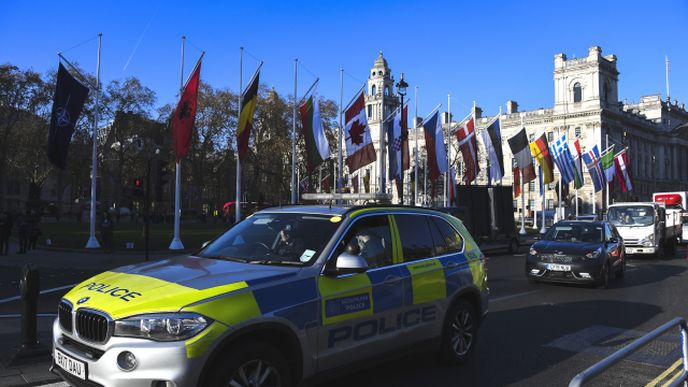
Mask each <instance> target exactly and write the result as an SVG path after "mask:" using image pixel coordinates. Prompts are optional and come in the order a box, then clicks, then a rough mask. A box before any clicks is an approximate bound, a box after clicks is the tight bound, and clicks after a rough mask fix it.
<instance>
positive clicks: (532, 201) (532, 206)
mask: <svg viewBox="0 0 688 387" xmlns="http://www.w3.org/2000/svg"><path fill="white" fill-rule="evenodd" d="M534 209H535V199H530V200H528V210H531V211H532V210H534Z"/></svg>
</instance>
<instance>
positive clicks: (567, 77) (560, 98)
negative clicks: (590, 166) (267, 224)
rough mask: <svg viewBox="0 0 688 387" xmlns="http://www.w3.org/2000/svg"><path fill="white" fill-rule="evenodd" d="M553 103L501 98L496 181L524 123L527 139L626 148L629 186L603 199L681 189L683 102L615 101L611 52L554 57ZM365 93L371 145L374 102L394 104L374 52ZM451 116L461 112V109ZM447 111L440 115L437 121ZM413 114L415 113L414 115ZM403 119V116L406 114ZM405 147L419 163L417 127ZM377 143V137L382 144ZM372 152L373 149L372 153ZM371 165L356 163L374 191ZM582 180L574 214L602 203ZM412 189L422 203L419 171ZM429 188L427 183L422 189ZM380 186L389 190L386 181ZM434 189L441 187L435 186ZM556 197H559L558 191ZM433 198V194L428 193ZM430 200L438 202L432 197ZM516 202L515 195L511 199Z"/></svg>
mask: <svg viewBox="0 0 688 387" xmlns="http://www.w3.org/2000/svg"><path fill="white" fill-rule="evenodd" d="M553 78H554V106H553V107H550V108H539V109H536V110H529V111H519V109H518V104H517V103H516V102H514V101H511V100H510V101H508V102H507V103H506V111H505V112H504V113H503V114H501V115H500V120H501V131H502V147H503V151H504V166H505V169H506V171H505V175H504V178H503V179H502V184H505V185H507V184H508V185H511V184H512V182H513V176H512V172H511V166H512V165H513V163H514V160H513V156H512V154H511V150H510V149H509V145H508V143H507V139H508V138H509V137H511V136H513V135H514V134H515V133H516V132H517V131H519V130H520V129H521V128H525V129H526V131H527V133H528V135H529V136H530V137H535V136H536V135H540V134H541V133H542V132H545V133H547V136H548V140H550V142H551V141H554V140H556V139H558V138H560V137H561V136H562V135H563V134H566V135H567V138H568V139H569V143H570V144H569V146H570V147H571V149H572V150H573V140H574V139H575V138H576V137H578V138H580V141H581V146H582V151H583V152H585V151H587V150H589V149H591V148H592V146H594V145H595V144H596V145H597V146H598V147H599V149H600V151H603V150H604V149H606V147H607V146H608V145H612V144H614V145H615V150H616V152H618V151H620V150H621V149H623V148H628V155H629V157H630V160H631V171H632V175H633V183H634V188H633V191H631V192H628V193H622V192H621V190H620V189H619V188H618V184H617V185H615V186H614V187H613V188H612V190H611V191H610V201H612V202H613V201H619V200H650V199H651V198H652V193H653V192H657V191H678V190H684V191H688V111H686V109H685V105H684V104H679V103H678V101H673V102H671V101H670V100H669V99H668V98H666V99H662V97H661V96H660V95H658V94H655V95H648V96H642V97H640V100H639V101H638V102H628V101H619V98H618V83H619V71H618V69H617V57H616V56H615V55H602V49H601V48H600V47H599V46H594V47H591V48H590V49H589V50H588V55H587V56H586V57H583V58H576V59H568V58H567V57H566V55H565V54H557V55H555V56H554V71H553ZM367 88H368V97H367V98H366V104H367V107H366V108H367V112H368V119H369V124H370V127H371V131H372V136H373V141H374V143H375V147H376V149H379V146H380V123H381V118H382V114H383V111H382V100H383V99H384V101H385V109H384V114H385V115H388V114H391V112H392V111H393V110H394V109H395V108H396V107H397V106H398V104H399V100H398V97H397V96H396V93H395V90H394V78H393V77H392V75H391V70H390V68H389V66H388V64H387V61H386V60H385V59H384V58H383V57H382V54H380V55H379V56H378V58H377V59H376V61H375V64H374V66H373V68H372V69H371V73H370V76H369V78H368V85H367ZM461 113H462V114H456V115H455V116H461V117H463V115H464V113H467V112H461ZM447 117H448V115H447V114H446V113H445V114H443V115H442V119H443V122H446V121H447ZM494 118H495V116H483V115H482V111H481V109H480V108H479V107H478V108H476V130H477V131H478V132H480V131H481V130H484V129H485V127H486V126H487V124H488V123H489V122H490V121H491V120H492V119H494ZM416 120H418V119H416ZM410 121H411V120H410ZM460 124H461V123H460V122H453V121H452V122H450V123H449V124H446V123H445V128H446V130H447V134H448V133H449V131H450V128H451V130H454V129H455V128H456V127H457V126H458V125H460ZM409 126H410V128H409V142H410V144H409V146H410V148H411V159H412V162H411V164H412V166H411V170H413V159H414V157H413V148H414V144H415V139H416V136H417V137H418V143H419V149H420V152H419V165H420V167H421V170H423V166H424V158H425V150H424V145H425V141H424V135H423V131H422V128H418V129H417V130H416V129H414V125H413V123H412V122H409ZM445 138H446V139H450V143H451V146H450V147H449V152H450V158H451V159H452V160H453V163H454V166H455V167H456V169H457V170H458V171H460V170H461V169H462V161H461V160H460V156H459V153H458V149H457V146H458V145H457V143H456V139H455V137H453V136H449V135H446V136H445ZM382 143H383V144H384V141H383V142H382ZM478 144H479V148H480V150H479V159H480V167H481V173H480V175H479V176H478V184H487V173H486V169H487V168H486V164H487V163H486V154H485V150H484V147H483V144H482V141H481V140H479V141H478ZM378 155H379V153H378ZM377 169H378V168H377V166H376V165H373V164H371V165H368V166H366V167H365V168H363V169H362V171H361V172H360V176H364V175H365V174H366V173H369V174H370V177H371V178H370V184H371V190H377V185H376V184H375V182H376V181H377V179H376V177H377V176H378V175H377ZM409 172H410V171H407V178H406V179H405V182H406V185H405V189H404V192H405V195H409V196H407V197H410V196H412V193H413V192H412V182H411V179H410V178H409V176H410V175H409ZM584 176H585V184H584V186H583V187H582V188H581V189H579V190H578V206H579V212H580V213H590V212H592V205H593V203H595V205H596V210H600V209H602V208H603V207H604V202H605V198H604V194H603V193H602V192H598V193H594V192H593V188H592V181H591V180H590V176H589V174H588V173H587V169H585V167H584ZM558 180H559V173H558V170H556V168H555V181H558ZM418 187H419V193H420V196H421V199H419V201H423V202H425V203H427V202H430V201H431V200H429V199H428V198H427V197H425V196H424V195H423V192H422V191H423V187H424V181H423V175H422V174H420V176H419V182H418ZM555 187H556V183H553V184H551V185H550V187H549V188H550V189H548V190H547V192H546V194H545V203H546V207H547V209H552V208H554V207H557V206H558V200H559V197H558V191H557V190H556V189H555ZM570 188H571V189H570V191H569V193H568V195H567V196H564V197H563V198H562V199H563V200H564V205H565V206H566V207H567V208H568V211H567V212H573V211H574V209H575V199H574V198H575V191H574V190H573V184H571V185H570ZM429 191H430V188H429V187H428V193H429ZM387 192H390V193H393V194H394V196H395V199H394V200H395V202H396V201H397V198H396V190H395V189H392V185H391V184H390V182H389V181H387ZM437 192H439V193H441V192H442V184H440V187H439V189H438V190H437ZM524 194H525V195H526V198H527V200H528V202H527V205H528V206H529V208H530V209H538V210H540V209H541V203H542V199H541V197H540V195H539V187H538V186H537V183H535V184H532V183H531V184H529V185H527V186H526V187H525V189H524ZM562 196H563V195H562ZM436 199H438V198H436ZM434 202H435V203H438V202H440V201H438V200H435V201H434ZM517 204H518V206H519V207H520V200H519V201H518V203H517Z"/></svg>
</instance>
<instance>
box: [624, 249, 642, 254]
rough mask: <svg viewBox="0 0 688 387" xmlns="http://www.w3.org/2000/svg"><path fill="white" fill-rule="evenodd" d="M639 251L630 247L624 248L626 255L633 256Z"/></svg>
mask: <svg viewBox="0 0 688 387" xmlns="http://www.w3.org/2000/svg"><path fill="white" fill-rule="evenodd" d="M639 250H640V249H634V248H631V247H626V254H634V253H637V252H638V251H639Z"/></svg>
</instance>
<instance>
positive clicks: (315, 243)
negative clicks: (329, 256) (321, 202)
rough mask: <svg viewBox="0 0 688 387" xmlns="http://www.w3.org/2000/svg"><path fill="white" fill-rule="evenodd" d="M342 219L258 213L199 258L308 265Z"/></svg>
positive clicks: (237, 226)
mask: <svg viewBox="0 0 688 387" xmlns="http://www.w3.org/2000/svg"><path fill="white" fill-rule="evenodd" d="M340 219H341V218H340ZM340 219H335V218H332V217H331V216H321V215H310V214H288V213H279V214H256V215H254V216H252V217H250V218H248V219H246V220H244V221H242V222H241V223H239V224H237V225H236V226H234V227H232V228H231V229H230V230H228V231H227V232H226V233H224V234H223V235H222V236H220V237H219V238H217V239H216V240H214V241H213V242H212V243H210V244H209V245H208V246H206V247H205V248H204V249H203V250H201V252H200V253H199V254H198V255H199V256H201V257H205V258H217V259H228V260H239V261H242V262H248V263H262V264H268V265H294V264H296V265H305V264H309V263H311V262H312V261H313V260H315V259H316V258H317V256H318V254H320V252H322V249H323V248H324V247H325V245H327V242H328V241H329V240H330V238H331V237H332V235H333V234H334V232H335V230H336V229H337V227H338V226H339V220H340Z"/></svg>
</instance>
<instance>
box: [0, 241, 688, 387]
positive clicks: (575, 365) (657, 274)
mask: <svg viewBox="0 0 688 387" xmlns="http://www.w3.org/2000/svg"><path fill="white" fill-rule="evenodd" d="M687 254H688V250H687V249H686V248H685V247H681V248H680V249H679V251H678V254H677V256H676V257H673V258H671V259H662V260H651V259H644V258H631V259H630V260H629V264H628V268H627V269H628V271H627V273H626V277H625V278H624V279H616V280H615V281H613V282H612V285H611V288H610V289H598V288H594V287H585V286H574V285H559V284H545V283H539V284H530V283H528V281H527V280H526V278H525V276H524V259H525V256H524V254H523V253H521V254H516V255H499V254H495V255H493V254H489V255H488V256H489V257H490V259H489V262H488V281H489V286H490V289H491V302H490V313H489V315H488V317H487V319H486V320H485V322H484V324H483V326H482V327H481V331H480V335H479V339H478V342H477V347H476V352H475V356H474V357H473V358H472V359H471V360H470V361H469V362H468V363H467V364H465V365H463V366H457V367H450V366H444V365H440V364H439V363H438V362H436V360H435V358H434V356H433V353H432V352H431V351H427V350H415V351H414V352H413V353H406V354H404V355H395V356H392V355H390V356H389V358H388V359H381V360H380V361H377V362H375V363H370V364H366V365H365V366H364V367H357V368H356V369H348V370H346V371H345V372H344V373H338V375H337V377H336V378H334V379H329V380H327V381H326V382H324V383H322V385H323V386H324V385H327V386H352V385H356V386H379V385H389V386H419V385H422V386H455V385H465V386H505V385H514V386H565V385H567V384H568V382H569V381H570V380H571V378H572V377H573V376H574V375H576V374H577V373H578V372H580V371H582V370H584V369H586V368H587V367H589V366H591V365H592V364H594V363H595V362H597V361H599V360H601V359H602V358H604V357H605V356H607V355H609V354H611V353H612V352H614V351H615V350H617V349H619V348H621V347H623V346H624V345H625V344H628V343H629V342H630V341H632V340H633V339H635V338H638V337H640V336H641V335H642V334H644V333H647V332H649V331H651V330H653V329H654V328H656V327H658V326H660V325H662V324H663V323H665V322H667V321H669V320H670V319H672V318H674V317H677V316H680V317H684V318H685V317H688V307H687V306H686V300H687V297H686V294H688V272H687V270H686V269H687V268H688V255H687ZM18 259H21V258H18ZM3 262H4V263H2V264H0V317H1V316H3V315H11V314H13V313H18V311H19V302H18V301H7V300H8V299H10V298H11V297H13V296H17V295H18V278H19V273H20V268H19V265H17V264H15V263H13V264H12V265H7V264H6V262H7V261H6V260H5V261H3ZM79 266H81V267H79ZM98 271H99V270H98V269H97V268H95V267H88V265H71V266H70V267H58V266H55V267H52V268H51V267H46V268H42V269H41V285H42V286H41V289H43V290H44V291H45V290H49V289H53V288H60V287H62V286H65V285H70V284H74V283H77V282H79V281H81V280H84V279H86V278H87V277H89V276H91V275H92V274H95V273H96V272H98ZM65 292H66V289H65V290H58V291H52V292H49V293H45V294H43V295H42V296H41V303H40V305H39V313H44V314H54V313H55V308H56V305H57V302H58V301H59V298H60V297H61V295H62V294H64V293H65ZM46 318H47V317H46ZM17 332H18V327H17ZM679 357H680V347H679V334H678V329H676V330H675V331H672V332H671V333H670V334H667V335H665V336H663V337H661V338H660V339H659V340H657V341H655V342H653V343H652V344H651V345H650V346H648V347H646V348H645V349H643V350H641V351H639V352H637V353H635V354H634V355H632V356H631V357H630V359H629V360H625V361H623V362H622V363H620V364H619V365H618V366H615V367H613V368H612V369H610V370H609V371H607V372H606V373H605V374H604V375H602V376H600V377H599V378H597V379H595V380H594V381H593V383H591V385H616V386H619V385H624V386H625V385H633V386H637V385H646V384H648V383H651V382H654V383H657V382H660V385H661V383H662V382H665V381H667V380H668V379H669V378H671V376H672V375H673V373H672V372H669V371H667V370H669V369H675V368H672V365H675V364H676V361H677V360H678V359H679ZM47 361H48V359H46V364H47ZM663 372H664V377H660V376H662V373H663ZM0 384H1V383H0Z"/></svg>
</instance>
